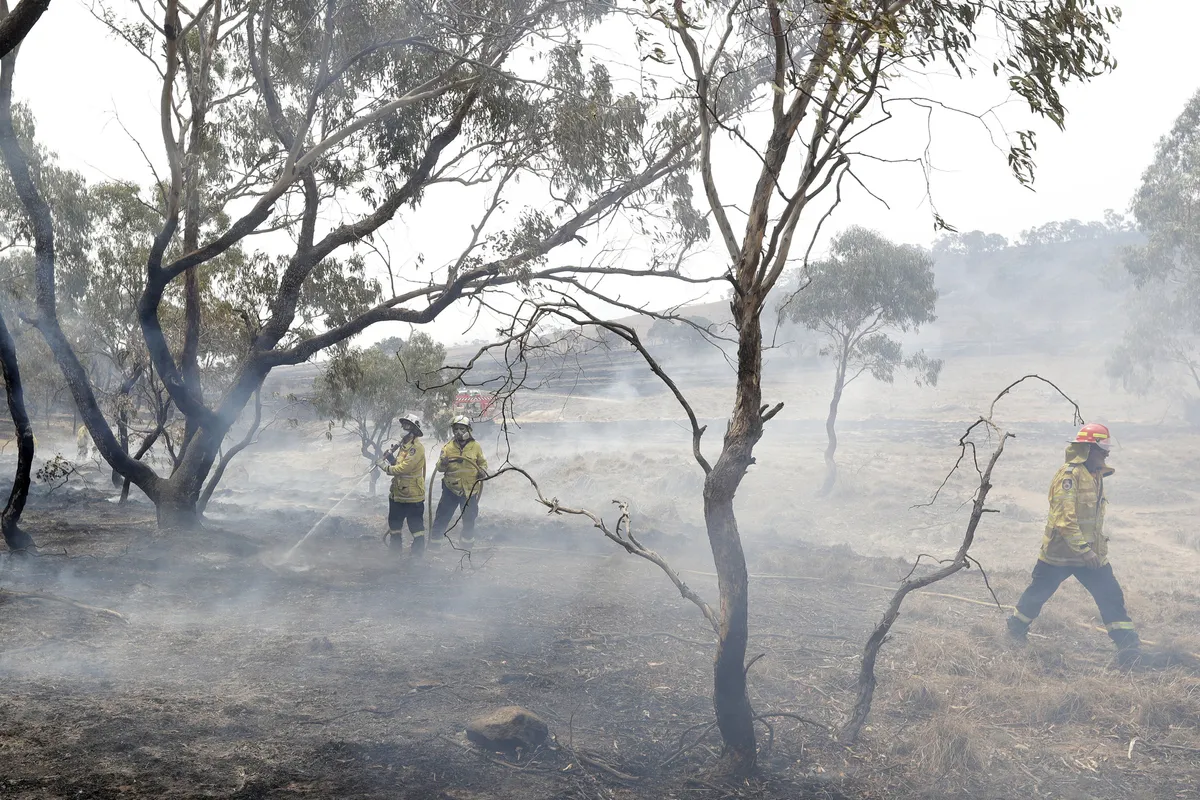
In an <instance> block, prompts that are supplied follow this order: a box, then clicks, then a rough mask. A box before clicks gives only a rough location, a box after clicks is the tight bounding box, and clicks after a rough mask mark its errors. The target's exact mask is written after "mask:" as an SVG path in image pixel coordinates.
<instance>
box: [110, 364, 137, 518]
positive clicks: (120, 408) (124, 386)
mask: <svg viewBox="0 0 1200 800" xmlns="http://www.w3.org/2000/svg"><path fill="white" fill-rule="evenodd" d="M142 369H143V368H142V366H141V365H140V364H138V365H135V366H134V368H133V373H132V374H131V375H129V377H127V378H126V379H125V380H124V381H123V382H122V383H121V387H120V388H119V389H117V442H118V443H120V445H121V449H122V450H124V451H125V452H127V453H128V452H129V393H130V392H132V391H133V387H134V386H135V385H137V382H138V380H139V379H140V378H141V377H142ZM127 482H128V481H126V480H125V477H124V476H123V475H122V474H121V473H120V472H117V470H116V469H114V470H113V471H112V485H113V486H121V485H122V484H124V483H127ZM124 494H125V492H124V491H123V492H122V495H124Z"/></svg>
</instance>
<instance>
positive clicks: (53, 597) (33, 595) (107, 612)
mask: <svg viewBox="0 0 1200 800" xmlns="http://www.w3.org/2000/svg"><path fill="white" fill-rule="evenodd" d="M7 600H42V601H49V602H52V603H62V604H64V605H68V606H71V607H73V608H78V609H79V610H81V611H90V612H92V613H93V614H98V615H99V616H102V617H111V618H112V619H116V620H120V621H121V622H124V623H126V624H128V623H129V620H128V619H127V618H126V617H125V615H124V614H122V613H121V612H119V611H113V610H112V609H111V608H101V607H100V606H89V605H88V604H87V603H81V602H79V601H78V600H72V599H71V598H69V597H61V596H60V595H57V594H50V593H49V592H16V591H13V590H12V589H0V602H3V601H7Z"/></svg>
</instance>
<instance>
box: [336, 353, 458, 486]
mask: <svg viewBox="0 0 1200 800" xmlns="http://www.w3.org/2000/svg"><path fill="white" fill-rule="evenodd" d="M445 359H446V348H445V347H443V346H442V345H441V344H440V343H438V342H436V341H434V340H433V339H432V338H430V337H429V336H427V335H425V334H423V333H420V332H417V333H414V334H413V335H412V336H410V337H409V339H408V341H407V342H405V341H403V340H400V339H385V340H384V341H383V342H380V343H379V344H378V345H376V346H374V347H367V348H362V349H359V348H345V349H343V350H342V351H341V352H338V353H335V354H334V356H333V357H332V358H331V359H329V361H328V362H327V363H326V365H325V369H324V371H323V372H322V373H321V374H320V375H318V376H317V378H316V380H315V381H314V386H313V388H314V389H315V391H316V394H315V396H314V398H313V403H314V404H315V405H316V407H317V411H318V412H319V413H321V414H323V415H325V416H328V417H329V418H330V419H331V420H333V421H334V422H337V423H339V424H341V425H342V426H343V427H348V428H350V430H351V435H352V436H356V437H357V438H358V441H359V447H360V449H361V452H362V456H363V458H365V459H367V460H368V461H370V462H371V463H375V462H376V461H378V460H379V459H380V458H381V457H382V456H383V451H384V442H386V441H387V440H388V438H389V437H391V435H392V426H393V425H394V424H395V422H396V417H397V416H398V415H400V414H402V413H404V412H405V411H414V412H417V413H419V414H420V416H421V419H422V421H423V422H424V423H425V425H426V431H427V432H430V433H432V432H434V431H435V430H438V429H439V426H440V428H441V429H444V428H446V427H447V422H448V419H449V411H448V409H449V408H450V405H451V403H452V402H453V400H454V395H455V392H456V391H457V389H456V386H457V382H455V381H449V380H446V378H445V376H444V375H443V374H442V365H443V364H444V363H445ZM426 387H435V388H426ZM378 481H379V470H377V469H375V470H371V494H372V496H373V495H374V494H375V488H376V484H377V483H378Z"/></svg>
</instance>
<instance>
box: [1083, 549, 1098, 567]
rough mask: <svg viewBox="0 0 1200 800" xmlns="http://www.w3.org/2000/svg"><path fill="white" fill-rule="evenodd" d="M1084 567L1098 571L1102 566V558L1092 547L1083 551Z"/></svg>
mask: <svg viewBox="0 0 1200 800" xmlns="http://www.w3.org/2000/svg"><path fill="white" fill-rule="evenodd" d="M1083 565H1084V566H1085V567H1087V568H1088V569H1098V568H1099V567H1100V566H1101V563H1100V556H1098V555H1096V553H1095V552H1094V551H1093V550H1092V548H1090V547H1089V548H1087V549H1086V550H1084V551H1083Z"/></svg>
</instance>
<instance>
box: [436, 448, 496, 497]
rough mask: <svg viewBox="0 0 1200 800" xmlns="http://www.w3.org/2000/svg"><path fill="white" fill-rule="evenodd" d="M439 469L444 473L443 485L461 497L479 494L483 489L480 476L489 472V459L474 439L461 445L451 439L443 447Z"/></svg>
mask: <svg viewBox="0 0 1200 800" xmlns="http://www.w3.org/2000/svg"><path fill="white" fill-rule="evenodd" d="M438 470H439V471H441V472H442V474H443V475H444V477H443V478H442V485H443V486H445V487H446V488H447V489H449V490H450V491H452V492H454V493H455V494H456V495H458V496H459V497H467V496H468V495H478V494H480V493H481V492H482V491H483V484H482V483H480V482H479V478H480V477H482V476H483V475H486V474H487V459H486V458H484V457H483V448H482V447H480V446H479V442H477V441H475V440H474V439H471V440H469V441H468V442H467V443H466V444H464V445H461V446H460V445H459V444H458V440H456V439H451V440H450V441H448V442H446V444H445V446H444V447H443V448H442V457H441V458H440V459H438Z"/></svg>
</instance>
